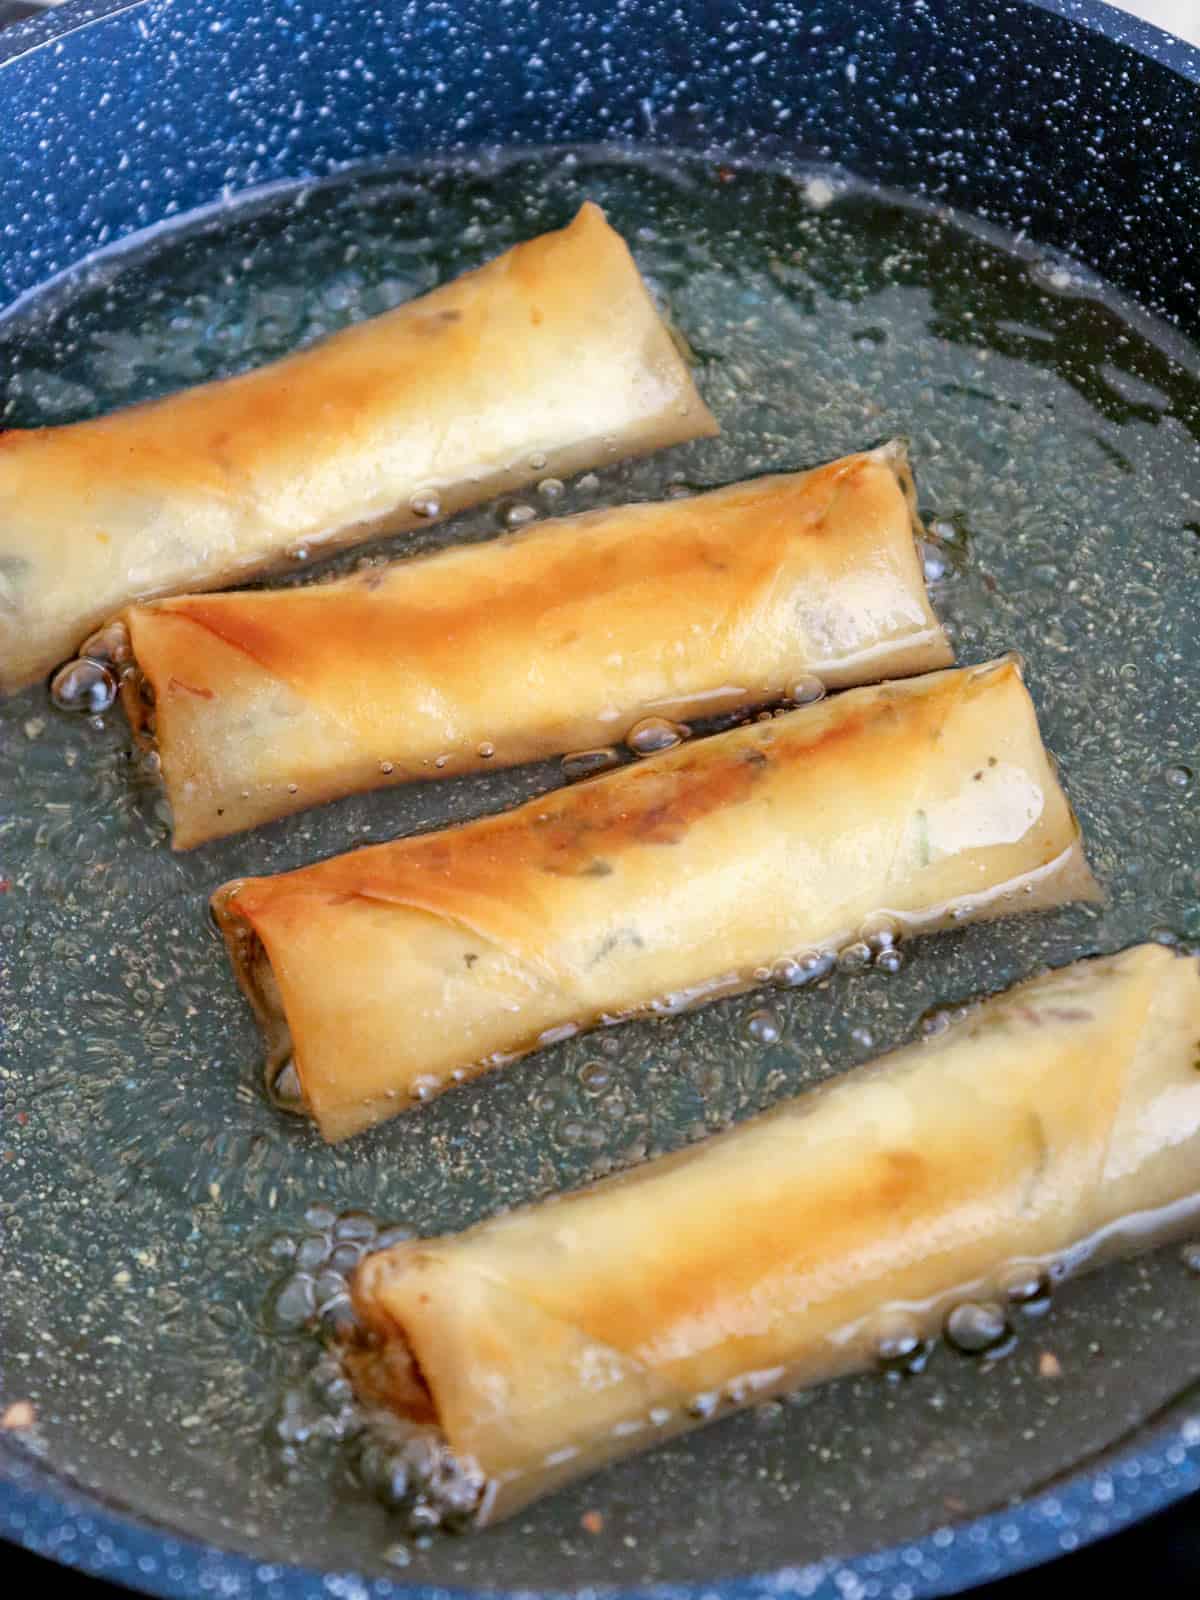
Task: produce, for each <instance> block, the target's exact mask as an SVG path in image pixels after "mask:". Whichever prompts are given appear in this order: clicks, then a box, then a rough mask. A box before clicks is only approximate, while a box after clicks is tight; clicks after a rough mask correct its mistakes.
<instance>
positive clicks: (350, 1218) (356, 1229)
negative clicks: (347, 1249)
mask: <svg viewBox="0 0 1200 1600" xmlns="http://www.w3.org/2000/svg"><path fill="white" fill-rule="evenodd" d="M378 1232H379V1225H378V1223H377V1222H376V1221H375V1218H374V1217H373V1216H371V1215H370V1213H369V1212H366V1211H343V1212H342V1214H341V1216H340V1217H338V1219H337V1221H336V1222H335V1223H334V1224H333V1237H334V1238H335V1239H339V1240H341V1239H363V1240H365V1239H373V1238H374V1237H375V1235H376V1234H377V1233H378Z"/></svg>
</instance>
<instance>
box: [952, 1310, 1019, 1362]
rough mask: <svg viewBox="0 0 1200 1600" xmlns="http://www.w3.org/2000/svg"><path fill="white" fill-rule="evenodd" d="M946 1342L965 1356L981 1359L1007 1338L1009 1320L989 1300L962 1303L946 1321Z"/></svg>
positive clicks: (1002, 1311)
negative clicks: (981, 1356)
mask: <svg viewBox="0 0 1200 1600" xmlns="http://www.w3.org/2000/svg"><path fill="white" fill-rule="evenodd" d="M945 1332H946V1339H947V1342H948V1343H949V1344H952V1345H953V1346H954V1348H955V1349H956V1350H960V1351H962V1353H963V1354H964V1355H972V1356H974V1355H983V1354H985V1353H986V1352H988V1351H991V1350H995V1349H996V1348H997V1346H999V1345H1001V1344H1003V1343H1004V1341H1005V1339H1007V1338H1008V1337H1009V1326H1008V1319H1007V1317H1006V1316H1005V1315H1004V1310H1003V1308H1002V1307H1001V1306H998V1305H996V1304H995V1303H994V1302H993V1301H990V1300H964V1301H962V1303H961V1304H960V1305H957V1306H955V1307H954V1309H953V1311H951V1313H950V1315H949V1316H948V1317H947V1318H946V1329H945Z"/></svg>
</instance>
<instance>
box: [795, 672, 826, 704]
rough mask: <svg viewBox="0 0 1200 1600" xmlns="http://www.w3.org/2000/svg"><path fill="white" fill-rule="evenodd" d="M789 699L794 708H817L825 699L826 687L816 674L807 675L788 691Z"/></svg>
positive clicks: (798, 679)
mask: <svg viewBox="0 0 1200 1600" xmlns="http://www.w3.org/2000/svg"><path fill="white" fill-rule="evenodd" d="M787 697H788V699H789V700H790V701H791V702H792V704H793V705H794V706H815V705H816V703H817V701H818V700H824V698H825V685H824V684H823V683H822V682H821V680H820V678H818V677H817V676H816V674H815V673H806V674H805V675H804V677H803V678H797V680H796V682H795V683H794V684H793V685H792V687H791V688H790V689H789V690H788V695H787Z"/></svg>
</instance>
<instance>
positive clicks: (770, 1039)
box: [746, 1011, 783, 1045]
mask: <svg viewBox="0 0 1200 1600" xmlns="http://www.w3.org/2000/svg"><path fill="white" fill-rule="evenodd" d="M746 1036H747V1038H749V1039H750V1040H751V1042H752V1043H753V1044H764V1045H770V1044H778V1043H779V1041H780V1039H781V1038H782V1037H783V1029H782V1028H781V1027H780V1024H779V1018H778V1017H777V1016H775V1015H774V1014H773V1013H772V1012H770V1011H752V1012H751V1013H750V1015H749V1016H748V1017H747V1018H746Z"/></svg>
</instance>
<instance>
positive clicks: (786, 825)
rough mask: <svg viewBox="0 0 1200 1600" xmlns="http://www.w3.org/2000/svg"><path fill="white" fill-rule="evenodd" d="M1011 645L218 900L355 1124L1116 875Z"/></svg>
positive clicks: (253, 881)
mask: <svg viewBox="0 0 1200 1600" xmlns="http://www.w3.org/2000/svg"><path fill="white" fill-rule="evenodd" d="M1095 892H1096V891H1095V885H1094V882H1093V880H1092V877H1091V874H1090V872H1089V870H1088V868H1087V865H1086V862H1085V860H1084V857H1083V854H1082V850H1081V846H1080V841H1079V832H1078V825H1077V823H1076V821H1075V818H1074V816H1073V814H1072V812H1071V808H1070V806H1069V805H1068V803H1067V800H1066V798H1065V796H1064V795H1063V792H1062V790H1061V788H1060V787H1059V783H1058V780H1057V778H1056V777H1055V774H1054V771H1053V768H1052V766H1051V764H1050V761H1049V758H1048V757H1047V755H1046V752H1045V751H1044V749H1043V748H1042V742H1041V738H1040V736H1039V733H1038V727H1037V719H1036V716H1035V714H1034V710H1033V705H1032V703H1031V702H1030V699H1029V696H1028V693H1027V692H1026V689H1025V686H1024V684H1023V682H1022V680H1021V673H1020V668H1019V666H1018V665H1017V663H1016V661H1015V660H1013V659H1011V658H1009V659H1005V660H1002V661H1000V662H996V663H992V664H990V665H987V666H984V667H975V668H970V669H966V670H962V671H949V672H940V673H931V674H929V675H927V676H925V677H922V678H912V679H909V680H907V681H905V682H902V683H897V684H885V685H881V686H878V687H875V688H869V689H849V690H847V691H846V692H845V693H844V694H842V695H838V696H837V697H836V698H834V699H832V700H829V701H824V702H822V703H820V704H818V705H816V706H811V707H807V708H804V709H801V710H797V711H792V712H789V713H787V714H785V715H783V716H780V717H777V718H774V719H772V720H770V721H767V722H753V723H751V724H749V725H748V726H746V727H741V728H737V729H734V730H733V731H732V732H729V733H723V734H718V735H716V736H714V737H713V738H710V739H704V740H698V741H696V742H695V743H693V744H685V745H683V746H681V747H679V748H677V749H675V750H672V751H669V752H667V753H666V754H664V755H661V756H657V757H653V758H651V759H649V760H647V761H644V762H641V763H638V764H635V765H632V766H629V767H626V768H623V769H621V770H618V771H616V772H613V773H609V774H607V775H606V776H604V777H600V778H595V779H592V780H590V781H589V782H586V783H581V784H577V785H575V786H574V787H571V788H567V789H563V790H559V791H556V792H554V793H551V794H547V795H544V796H541V797H539V798H537V799H534V800H531V801H529V802H528V803H526V804H525V805H522V806H519V807H517V809H516V810H513V811H509V812H506V813H503V814H501V815H499V816H494V817H485V818H481V819H479V820H478V821H474V822H469V823H467V824H465V825H463V826H461V827H457V828H451V829H448V830H447V831H445V832H442V833H432V834H426V835H423V836H419V837H414V838H409V839H401V840H398V841H396V842H395V843H392V844H384V845H376V846H373V847H371V848H368V849H363V850H357V851H354V852H352V853H351V854H349V855H344V856H338V857H335V858H334V859H332V860H329V861H324V862H321V863H320V864H318V865H316V866H311V867H305V868H303V869H301V870H300V871H297V872H289V873H284V874H281V875H279V876H277V877H272V878H247V879H242V880H239V881H236V882H234V883H230V884H227V885H225V887H224V888H222V889H221V890H219V891H218V892H217V894H216V895H215V896H214V900H213V908H214V912H215V914H216V916H217V919H218V922H219V924H220V926H221V927H222V929H223V932H224V934H225V938H226V941H227V943H228V947H229V950H230V954H231V956H232V958H233V962H234V966H235V969H236V971H237V975H238V978H239V981H240V982H241V984H242V987H243V989H244V990H245V992H246V994H247V995H248V996H249V998H250V1000H251V1001H252V1003H253V1004H254V1006H255V1008H256V1010H257V1012H258V1015H259V1018H260V1020H261V1022H262V1024H263V1026H264V1029H265V1031H266V1034H267V1038H268V1042H269V1067H268V1070H269V1071H272V1072H273V1071H277V1070H279V1068H280V1067H281V1064H282V1063H283V1062H284V1061H285V1060H286V1059H287V1058H288V1057H289V1056H290V1057H291V1059H292V1060H293V1062H294V1065H295V1069H296V1072H297V1073H298V1075H299V1079H300V1084H301V1087H302V1090H303V1095H304V1098H305V1100H306V1103H307V1107H308V1109H309V1110H310V1111H311V1114H312V1115H313V1116H314V1117H315V1118H316V1120H317V1122H318V1124H319V1126H320V1129H321V1132H322V1133H323V1134H324V1135H325V1137H326V1138H327V1139H331V1140H333V1139H342V1138H345V1137H346V1136H347V1135H348V1134H352V1133H355V1132H357V1131H358V1130H359V1129H360V1128H365V1127H367V1126H368V1125H370V1124H371V1123H373V1122H377V1121H380V1120H381V1119H382V1118H384V1117H387V1116H391V1115H392V1114H393V1113H395V1112H397V1111H402V1110H404V1109H405V1108H406V1107H408V1106H410V1105H412V1104H413V1103H414V1102H415V1101H418V1100H422V1099H426V1098H428V1097H429V1096H430V1095H432V1094H434V1093H436V1092H438V1091H439V1090H441V1089H443V1088H445V1087H447V1086H448V1085H450V1084H451V1083H453V1082H455V1081H461V1080H462V1079H464V1078H467V1077H471V1076H473V1075H475V1074H476V1073H479V1072H481V1071H483V1070H484V1069H486V1068H487V1067H489V1066H495V1065H497V1064H501V1063H503V1062H504V1061H506V1060H510V1059H512V1057H513V1056H514V1055H517V1054H521V1053H523V1052H525V1051H528V1050H532V1049H534V1048H536V1047H537V1045H538V1044H539V1043H544V1042H547V1041H548V1040H549V1039H553V1038H557V1037H562V1036H563V1034H564V1032H571V1031H574V1030H575V1029H578V1028H583V1027H590V1026H593V1025H595V1024H596V1023H599V1022H611V1021H615V1020H618V1019H620V1018H622V1017H625V1016H630V1015H636V1014H638V1013H644V1012H647V1011H655V1010H662V1009H678V1008H681V1007H683V1006H685V1005H690V1004H695V1003H697V1002H699V1001H701V1000H704V999H707V998H710V997H713V996H716V995H719V994H722V993H729V992H731V991H733V990H736V989H739V988H745V987H748V986H749V985H750V984H751V983H753V982H755V981H761V980H760V979H758V978H756V976H755V975H756V974H758V973H760V972H761V971H762V969H763V968H767V967H770V966H771V965H772V963H774V962H777V961H779V960H780V959H781V958H785V957H791V956H796V955H797V954H799V953H800V952H805V951H811V950H813V949H832V948H836V947H838V946H840V945H842V944H844V943H845V942H846V941H848V940H850V939H853V938H855V937H857V936H858V930H859V929H861V928H862V927H863V925H864V923H865V922H866V921H867V919H868V918H871V917H872V916H874V915H876V914H879V913H887V914H888V915H890V916H892V917H894V918H895V919H896V922H897V924H898V926H899V927H900V928H901V929H902V930H909V931H917V930H921V929H927V928H936V927H940V926H942V925H944V924H946V923H948V922H950V921H961V920H964V919H970V918H976V917H994V916H1002V915H1004V914H1006V913H1009V912H1013V911H1020V910H1032V909H1035V908H1037V907H1042V906H1049V905H1058V904H1060V903H1062V902H1063V901H1065V900H1069V899H1072V898H1078V897H1083V896H1089V895H1094V894H1095Z"/></svg>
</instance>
